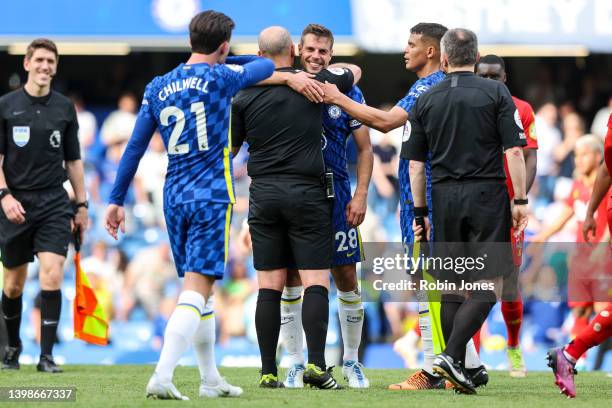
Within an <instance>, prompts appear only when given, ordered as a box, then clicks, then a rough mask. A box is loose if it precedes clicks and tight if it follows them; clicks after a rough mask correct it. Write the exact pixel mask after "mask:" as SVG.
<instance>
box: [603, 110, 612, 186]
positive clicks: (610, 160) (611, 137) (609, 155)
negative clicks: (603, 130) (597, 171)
mask: <svg viewBox="0 0 612 408" xmlns="http://www.w3.org/2000/svg"><path fill="white" fill-rule="evenodd" d="M604 158H605V159H606V167H608V173H609V174H610V175H611V176H612V113H611V114H610V119H608V134H607V135H606V142H605V144H604Z"/></svg>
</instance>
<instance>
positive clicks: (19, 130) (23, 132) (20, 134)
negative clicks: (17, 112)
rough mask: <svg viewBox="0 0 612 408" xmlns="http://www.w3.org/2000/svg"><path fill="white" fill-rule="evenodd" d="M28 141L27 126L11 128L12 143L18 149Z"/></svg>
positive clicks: (28, 131) (28, 128) (28, 132)
mask: <svg viewBox="0 0 612 408" xmlns="http://www.w3.org/2000/svg"><path fill="white" fill-rule="evenodd" d="M29 141H30V127H29V126H13V142H15V144H16V145H17V146H18V147H23V146H25V145H27V144H28V142H29Z"/></svg>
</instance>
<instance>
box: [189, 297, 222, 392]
mask: <svg viewBox="0 0 612 408" xmlns="http://www.w3.org/2000/svg"><path fill="white" fill-rule="evenodd" d="M214 302H215V299H214V296H213V295H211V296H210V297H209V298H208V302H206V306H205V307H204V312H202V318H201V319H200V325H199V326H198V329H197V331H196V332H195V335H194V336H193V350H194V351H195V354H196V359H197V360H198V368H199V369H200V379H201V380H202V381H203V382H205V383H208V384H216V383H217V382H218V381H219V380H220V379H221V375H220V374H219V371H218V370H217V362H216V360H215V312H214Z"/></svg>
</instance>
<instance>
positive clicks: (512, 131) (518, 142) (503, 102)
mask: <svg viewBox="0 0 612 408" xmlns="http://www.w3.org/2000/svg"><path fill="white" fill-rule="evenodd" d="M497 133H498V134H499V136H500V138H501V143H502V145H503V146H504V150H507V149H510V148H512V147H522V146H525V145H527V136H525V130H524V129H523V123H522V122H521V115H520V114H519V111H518V109H517V108H516V105H515V104H514V101H513V100H512V96H511V95H510V91H508V88H506V85H504V84H502V83H499V87H498V99H497Z"/></svg>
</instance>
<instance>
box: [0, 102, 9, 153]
mask: <svg viewBox="0 0 612 408" xmlns="http://www.w3.org/2000/svg"><path fill="white" fill-rule="evenodd" d="M3 113H4V112H3V110H2V106H1V105H0V154H2V155H5V154H6V143H7V142H8V140H7V135H6V121H5V120H4V115H3Z"/></svg>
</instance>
